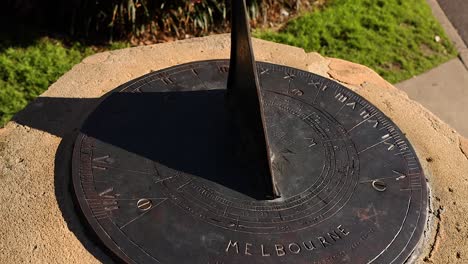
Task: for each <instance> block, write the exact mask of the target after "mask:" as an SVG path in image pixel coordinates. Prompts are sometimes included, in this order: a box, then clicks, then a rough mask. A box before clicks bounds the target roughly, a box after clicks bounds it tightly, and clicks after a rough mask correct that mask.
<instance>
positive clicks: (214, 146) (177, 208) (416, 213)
mask: <svg viewBox="0 0 468 264" xmlns="http://www.w3.org/2000/svg"><path fill="white" fill-rule="evenodd" d="M232 3H233V17H234V19H233V34H232V38H233V49H232V50H233V51H232V54H231V59H232V60H231V61H229V60H212V61H199V62H193V63H188V64H184V65H178V66H175V67H171V68H169V69H164V70H160V71H156V72H152V73H150V74H147V75H145V76H142V77H140V78H138V79H136V80H132V81H130V82H129V83H126V84H124V85H122V86H120V87H118V88H116V89H115V90H113V91H112V92H111V93H109V94H108V95H107V96H106V97H105V98H104V99H103V100H102V102H101V103H100V105H99V106H98V107H97V108H96V109H95V110H94V111H93V112H92V113H91V114H90V116H89V117H88V120H87V121H86V122H85V124H84V126H83V127H82V129H81V131H80V134H79V136H78V138H77V140H76V144H75V149H74V155H73V183H74V190H75V193H76V197H77V200H78V203H79V207H80V209H81V211H82V212H83V214H84V216H85V218H86V220H87V222H88V223H89V225H90V227H91V228H92V230H94V232H95V233H96V234H97V235H98V237H99V239H100V240H101V241H102V242H103V244H104V245H105V246H106V247H107V248H109V249H110V250H111V251H112V252H113V253H114V254H115V256H117V257H118V258H119V259H120V260H122V261H124V262H128V263H206V264H208V263H209V264H212V263H213V264H214V263H242V262H244V263H403V262H405V261H406V260H407V259H408V257H409V256H410V255H411V254H412V252H413V250H414V248H415V246H416V244H417V243H418V242H419V240H420V237H421V235H422V232H423V228H424V223H425V221H426V196H427V191H426V183H425V178H424V175H423V172H422V170H421V166H420V164H419V162H418V160H417V157H416V155H415V153H414V150H413V149H412V147H411V145H410V144H409V142H408V140H407V139H406V138H405V137H404V135H403V134H402V132H401V131H400V130H399V129H398V128H397V127H396V126H395V124H394V123H393V122H392V121H391V120H390V119H388V118H387V117H386V116H385V115H384V114H383V113H382V112H380V111H379V110H378V109H377V108H375V107H374V106H372V105H371V104H370V103H369V102H367V101H366V100H365V99H363V98H362V97H360V96H359V95H357V94H356V93H354V92H352V91H351V90H349V89H347V88H345V87H344V86H342V85H340V84H338V83H336V82H334V81H332V80H329V79H326V78H324V77H321V76H318V75H315V74H312V73H309V72H305V71H302V70H298V69H294V68H290V67H286V66H281V65H275V64H270V63H263V62H255V61H254V59H253V54H252V51H251V44H250V35H249V32H248V25H247V22H246V21H247V19H246V14H245V3H244V1H243V0H242V1H233V2H232ZM254 69H255V71H254ZM228 76H229V81H228ZM257 80H258V85H256V83H257ZM257 87H258V88H257ZM226 88H227V89H226ZM226 91H228V92H226ZM257 94H260V96H257ZM264 131H265V132H264Z"/></svg>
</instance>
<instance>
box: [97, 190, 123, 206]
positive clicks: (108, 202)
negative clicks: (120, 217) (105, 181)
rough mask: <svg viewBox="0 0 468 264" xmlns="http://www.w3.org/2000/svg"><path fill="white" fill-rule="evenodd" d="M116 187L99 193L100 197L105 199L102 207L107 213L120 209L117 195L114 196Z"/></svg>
mask: <svg viewBox="0 0 468 264" xmlns="http://www.w3.org/2000/svg"><path fill="white" fill-rule="evenodd" d="M113 192H114V187H110V188H108V189H106V190H104V191H102V192H100V193H99V196H100V197H102V198H104V199H105V200H103V201H102V205H103V206H104V210H105V211H113V210H117V209H119V206H118V202H117V200H116V199H115V198H116V196H117V195H115V194H113Z"/></svg>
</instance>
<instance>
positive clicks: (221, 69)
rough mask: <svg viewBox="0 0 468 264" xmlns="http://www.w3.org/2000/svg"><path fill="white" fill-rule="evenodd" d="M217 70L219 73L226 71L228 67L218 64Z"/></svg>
mask: <svg viewBox="0 0 468 264" xmlns="http://www.w3.org/2000/svg"><path fill="white" fill-rule="evenodd" d="M218 70H219V72H220V73H228V72H229V67H228V66H218Z"/></svg>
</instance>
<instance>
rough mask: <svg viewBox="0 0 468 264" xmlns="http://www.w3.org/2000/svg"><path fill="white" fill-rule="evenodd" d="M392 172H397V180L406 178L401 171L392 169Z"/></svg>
mask: <svg viewBox="0 0 468 264" xmlns="http://www.w3.org/2000/svg"><path fill="white" fill-rule="evenodd" d="M392 172H393V173H395V174H397V175H399V176H398V178H396V180H397V181H399V180H403V179H404V178H406V175H405V174H403V173H401V172H399V171H396V170H392Z"/></svg>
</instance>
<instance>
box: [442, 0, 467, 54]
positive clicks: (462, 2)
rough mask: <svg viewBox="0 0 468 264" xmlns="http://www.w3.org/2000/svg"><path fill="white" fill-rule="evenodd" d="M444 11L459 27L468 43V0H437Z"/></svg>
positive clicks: (460, 32) (462, 36)
mask: <svg viewBox="0 0 468 264" xmlns="http://www.w3.org/2000/svg"><path fill="white" fill-rule="evenodd" d="M437 2H438V3H439V5H440V7H442V10H444V13H445V14H446V15H447V17H448V18H449V20H450V22H452V24H453V26H454V27H455V28H456V29H457V31H458V34H459V35H460V37H461V38H462V39H463V41H464V42H465V44H466V45H468V1H466V0H437Z"/></svg>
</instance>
